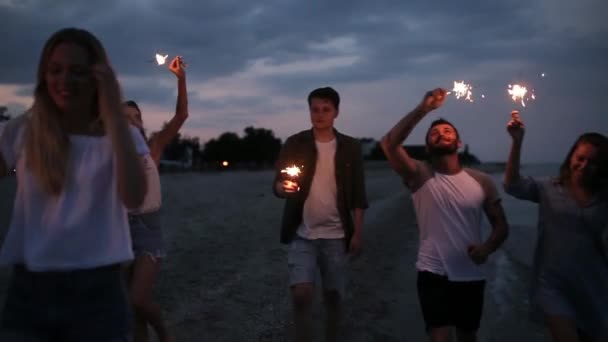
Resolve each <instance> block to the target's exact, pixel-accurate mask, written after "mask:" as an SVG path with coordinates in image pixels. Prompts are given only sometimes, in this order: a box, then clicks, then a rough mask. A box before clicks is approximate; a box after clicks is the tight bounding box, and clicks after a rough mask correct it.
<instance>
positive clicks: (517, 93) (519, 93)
mask: <svg viewBox="0 0 608 342" xmlns="http://www.w3.org/2000/svg"><path fill="white" fill-rule="evenodd" d="M507 92H508V93H509V95H511V98H512V99H513V101H515V102H517V101H521V105H522V106H523V107H525V106H526V102H525V101H529V100H535V99H536V95H535V94H534V89H532V90H531V91H530V93H529V94H528V89H527V88H526V87H524V86H522V85H519V84H509V87H508V89H507Z"/></svg>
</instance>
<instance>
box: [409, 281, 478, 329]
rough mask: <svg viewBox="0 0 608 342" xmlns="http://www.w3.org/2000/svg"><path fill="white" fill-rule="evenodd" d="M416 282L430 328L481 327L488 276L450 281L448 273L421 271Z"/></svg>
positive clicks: (427, 326) (425, 321)
mask: <svg viewBox="0 0 608 342" xmlns="http://www.w3.org/2000/svg"><path fill="white" fill-rule="evenodd" d="M417 283H418V284H417V285H418V299H419V300H420V306H421V307H422V315H423V316H424V323H425V325H426V331H427V332H428V331H429V330H430V329H431V328H439V327H445V326H454V327H456V328H457V329H459V330H462V331H467V332H475V331H477V330H478V329H479V322H480V321H481V312H482V310H483V296H484V288H485V283H486V282H485V280H478V281H450V280H448V277H446V276H442V275H438V274H435V273H431V272H427V271H419V272H418V282H417Z"/></svg>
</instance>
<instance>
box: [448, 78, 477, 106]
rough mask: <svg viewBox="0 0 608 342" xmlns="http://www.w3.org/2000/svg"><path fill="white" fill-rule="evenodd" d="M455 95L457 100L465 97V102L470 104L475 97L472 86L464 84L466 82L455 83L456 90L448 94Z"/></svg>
mask: <svg viewBox="0 0 608 342" xmlns="http://www.w3.org/2000/svg"><path fill="white" fill-rule="evenodd" d="M451 93H454V96H456V98H457V99H460V98H461V97H463V98H464V99H465V100H467V101H469V102H473V99H472V96H473V87H471V85H470V84H466V83H464V81H460V82H457V81H454V88H453V89H452V91H449V92H448V93H447V94H448V95H449V94H451Z"/></svg>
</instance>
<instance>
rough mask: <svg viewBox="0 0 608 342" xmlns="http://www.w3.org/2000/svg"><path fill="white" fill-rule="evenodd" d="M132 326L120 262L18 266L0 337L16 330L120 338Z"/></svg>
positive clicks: (50, 336) (45, 336) (53, 336)
mask: <svg viewBox="0 0 608 342" xmlns="http://www.w3.org/2000/svg"><path fill="white" fill-rule="evenodd" d="M130 328H131V312H130V309H129V305H128V301H127V293H126V290H125V287H124V281H123V275H122V273H121V269H120V265H118V264H115V265H111V266H103V267H98V268H93V269H86V270H77V271H66V272H61V271H60V272H31V271H29V270H27V269H26V268H25V267H24V266H15V267H14V269H13V274H12V279H11V281H10V285H9V289H8V292H7V295H6V302H5V304H4V311H3V313H2V320H1V321H0V336H3V335H2V334H3V333H5V332H12V333H15V334H16V336H17V335H23V336H26V335H28V336H31V337H32V338H38V339H40V340H42V341H47V340H50V341H62V342H63V341H87V342H95V341H109V340H115V339H120V338H121V337H124V336H127V335H128V334H129V331H130ZM0 339H1V338H0Z"/></svg>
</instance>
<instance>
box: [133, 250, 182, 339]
mask: <svg viewBox="0 0 608 342" xmlns="http://www.w3.org/2000/svg"><path fill="white" fill-rule="evenodd" d="M159 271H160V262H159V260H158V259H155V258H153V257H152V256H151V255H147V254H142V255H140V256H138V257H137V258H136V259H135V261H134V262H133V266H132V272H131V283H130V289H129V292H130V293H129V294H130V298H131V304H132V305H133V309H134V311H135V329H134V331H133V335H134V341H135V342H148V341H149V339H148V334H147V330H148V329H147V325H148V324H150V325H151V326H152V328H154V331H155V332H156V335H157V336H158V339H159V341H160V342H171V341H173V338H172V337H171V336H170V334H169V331H168V329H167V326H166V325H165V322H164V320H163V318H162V312H161V308H160V306H159V305H158V304H157V303H155V302H153V300H152V291H153V289H154V285H155V284H156V280H157V278H158V273H159Z"/></svg>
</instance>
